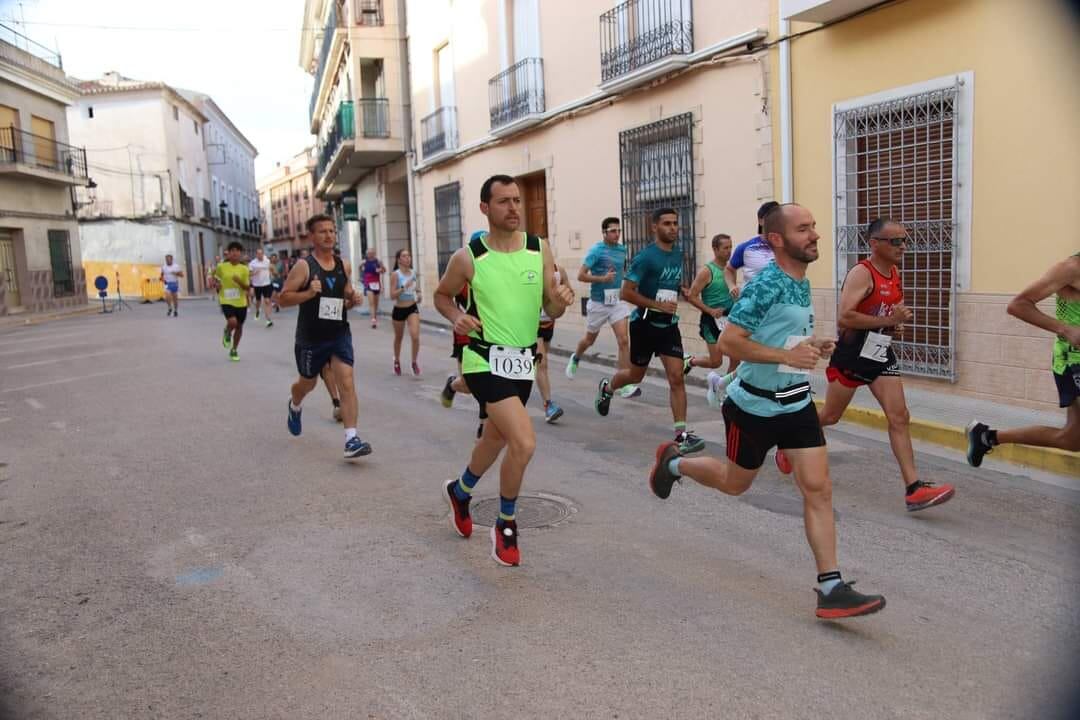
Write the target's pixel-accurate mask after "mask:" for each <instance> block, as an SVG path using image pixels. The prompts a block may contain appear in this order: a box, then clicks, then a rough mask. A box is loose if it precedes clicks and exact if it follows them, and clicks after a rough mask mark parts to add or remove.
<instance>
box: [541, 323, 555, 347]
mask: <svg viewBox="0 0 1080 720" xmlns="http://www.w3.org/2000/svg"><path fill="white" fill-rule="evenodd" d="M553 337H555V321H554V320H552V321H551V322H542V323H540V327H539V328H537V330H536V338H537V339H538V340H544V341H546V342H551V338H553Z"/></svg>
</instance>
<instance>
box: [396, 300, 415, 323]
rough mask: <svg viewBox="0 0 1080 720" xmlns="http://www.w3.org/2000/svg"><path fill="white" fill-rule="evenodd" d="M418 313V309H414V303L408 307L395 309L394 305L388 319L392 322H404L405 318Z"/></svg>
mask: <svg viewBox="0 0 1080 720" xmlns="http://www.w3.org/2000/svg"><path fill="white" fill-rule="evenodd" d="M419 312H420V308H418V307H416V303H413V304H412V305H410V306H408V307H397V306H396V305H395V306H394V309H393V310H391V311H390V319H391V320H393V321H394V322H404V321H405V319H406V318H407V317H409V316H410V315H412V314H413V313H419Z"/></svg>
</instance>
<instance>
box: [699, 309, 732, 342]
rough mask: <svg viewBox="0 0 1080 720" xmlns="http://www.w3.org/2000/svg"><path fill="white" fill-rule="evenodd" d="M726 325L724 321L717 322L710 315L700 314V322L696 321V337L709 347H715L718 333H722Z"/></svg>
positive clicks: (718, 336)
mask: <svg viewBox="0 0 1080 720" xmlns="http://www.w3.org/2000/svg"><path fill="white" fill-rule="evenodd" d="M726 324H727V320H726V319H721V320H720V321H719V322H717V320H716V318H714V317H713V316H712V315H709V314H707V313H701V320H699V321H698V335H700V336H701V339H702V340H704V341H705V342H706V343H708V344H709V345H715V344H716V342H717V341H718V340H719V339H720V333H722V332H724V326H725V325H726Z"/></svg>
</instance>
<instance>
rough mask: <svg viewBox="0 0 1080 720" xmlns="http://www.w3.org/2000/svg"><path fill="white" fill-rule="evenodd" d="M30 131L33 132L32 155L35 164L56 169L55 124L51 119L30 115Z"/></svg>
mask: <svg viewBox="0 0 1080 720" xmlns="http://www.w3.org/2000/svg"><path fill="white" fill-rule="evenodd" d="M30 132H31V133H33V134H34V157H35V158H36V161H37V164H38V165H40V166H41V167H47V168H53V169H56V167H57V166H56V125H54V124H53V121H52V120H46V119H45V118H40V117H38V116H37V115H31V116H30Z"/></svg>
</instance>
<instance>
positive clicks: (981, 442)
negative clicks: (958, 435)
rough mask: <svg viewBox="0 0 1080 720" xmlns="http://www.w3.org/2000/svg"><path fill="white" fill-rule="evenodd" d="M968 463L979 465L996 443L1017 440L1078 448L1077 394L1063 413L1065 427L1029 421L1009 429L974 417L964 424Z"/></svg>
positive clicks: (1079, 402) (1079, 410) (1079, 416)
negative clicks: (1001, 428)
mask: <svg viewBox="0 0 1080 720" xmlns="http://www.w3.org/2000/svg"><path fill="white" fill-rule="evenodd" d="M967 436H968V463H969V464H971V466H972V467H979V466H980V465H982V459H983V455H985V454H986V453H988V452H992V451H993V449H994V448H995V447H997V446H998V445H1003V444H1006V443H1020V444H1023V445H1034V446H1035V447H1045V448H1057V449H1058V450H1066V451H1068V452H1080V396H1078V397H1077V398H1076V399H1075V400H1073V401H1072V404H1071V405H1069V406H1068V410H1066V413H1065V427H1060V428H1056V427H1050V426H1049V425H1032V426H1028V427H1021V428H1012V429H1008V430H994V429H993V428H991V427H990V426H988V425H986V424H985V423H981V422H979V421H978V420H973V421H972V422H971V423H970V424H969V425H968V426H967Z"/></svg>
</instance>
